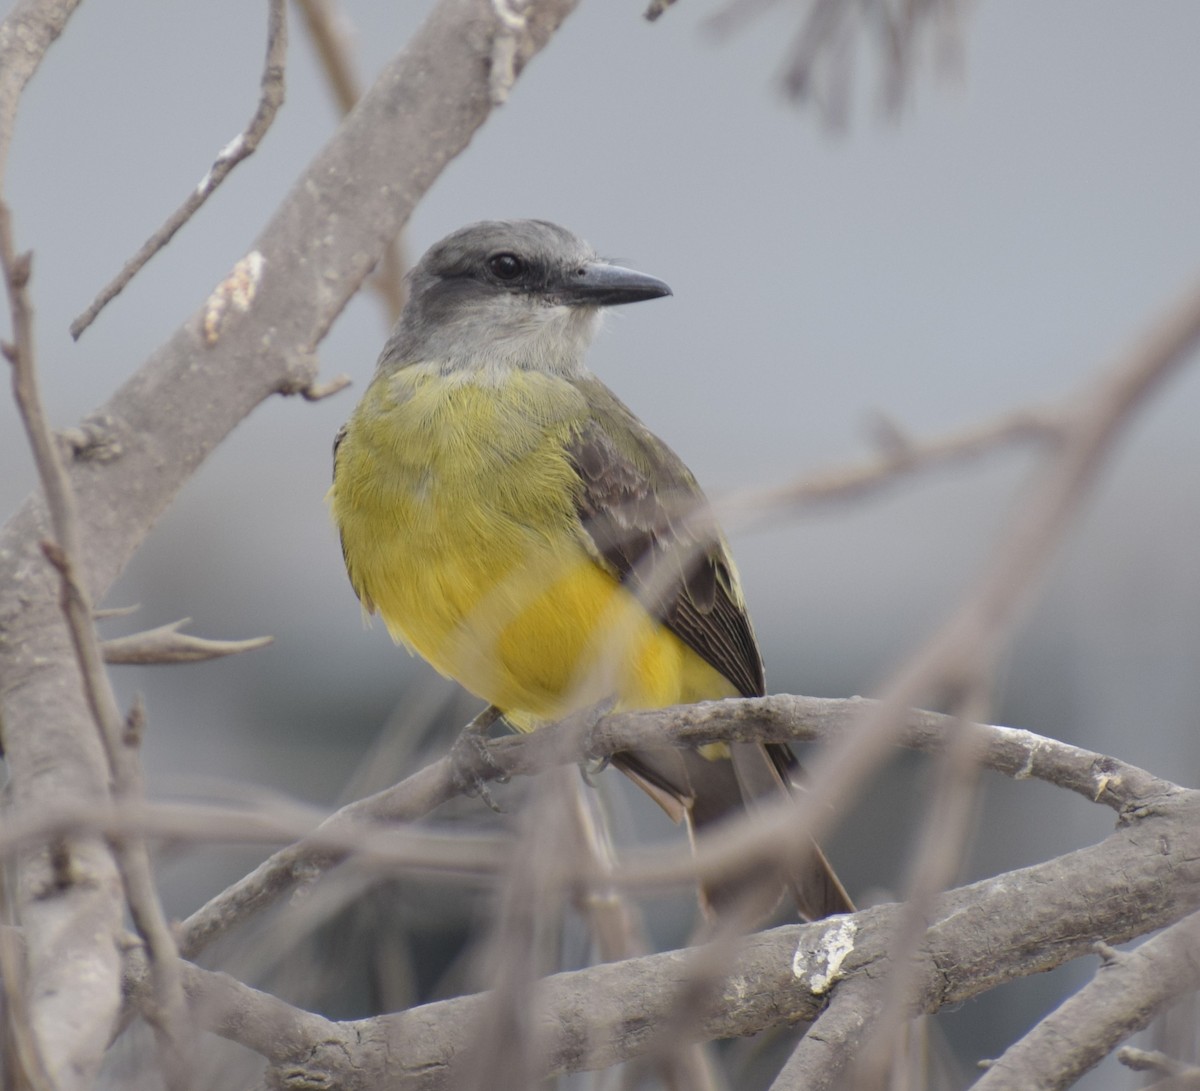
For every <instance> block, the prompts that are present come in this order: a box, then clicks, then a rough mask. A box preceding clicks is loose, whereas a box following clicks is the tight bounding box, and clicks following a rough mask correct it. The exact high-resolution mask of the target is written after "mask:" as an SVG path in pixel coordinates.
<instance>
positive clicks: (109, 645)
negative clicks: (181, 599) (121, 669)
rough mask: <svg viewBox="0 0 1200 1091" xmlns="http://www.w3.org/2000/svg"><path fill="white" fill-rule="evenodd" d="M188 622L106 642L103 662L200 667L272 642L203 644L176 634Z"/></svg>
mask: <svg viewBox="0 0 1200 1091" xmlns="http://www.w3.org/2000/svg"><path fill="white" fill-rule="evenodd" d="M190 621H191V618H186V617H185V618H181V619H180V620H179V621H172V622H168V623H167V624H166V625H160V626H158V628H156V629H147V630H145V631H144V632H141V633H131V634H130V635H129V636H117V637H112V638H110V639H108V640H105V641H104V642H103V643H102V644H101V645H100V650H101V651H102V652H103V653H104V661H105V662H106V663H123V664H134V663H140V664H149V663H200V662H203V661H204V660H207V659H220V658H221V657H222V656H226V655H238V654H239V653H241V652H250V651H255V650H256V649H258V648H265V647H266V646H267V645H268V644H270V643H272V642H273V641H274V640H275V638H274V637H273V636H256V637H251V638H250V639H248V640H206V639H204V638H203V637H199V636H189V635H188V634H187V633H181V632H180V631H179V630H180V629H181V628H182V627H183V626H185V625H187V624H188V623H189V622H190Z"/></svg>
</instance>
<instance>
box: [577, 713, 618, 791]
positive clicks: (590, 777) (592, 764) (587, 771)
mask: <svg viewBox="0 0 1200 1091" xmlns="http://www.w3.org/2000/svg"><path fill="white" fill-rule="evenodd" d="M616 707H617V702H616V698H614V697H606V698H605V699H604V700H603V701H597V702H596V704H594V705H591V706H589V707H588V708H585V709H583V710H582V711H580V712H577V713H576V714H575V715H576V717H577V721H578V724H579V729H580V730H581V731H582V732H584V733H585V734H586V735H587V736H588V738H589V739H590V738H591V734H592V731H593V730H594V729H595V727H596V725H597V724H598V723H599V722H600V721H601V720H603V719H604V717H605V716H607V715H608V714H609V713H610V712H612V710H613V709H614V708H616ZM611 764H612V755H611V754H600V755H599V756H595V755H589V756H588V757H587V758H585V759H584V760H583V761H581V762H580V763H579V772H580V775H581V776H582V777H583V779H584V782H585V783H586V784H587V786H588V787H589V788H594V787H596V785H595V783H594V780H595V778H596V777H597V776H599V775H600V774H601V773H603V772H604V770H605V769H607V768H608V767H609V766H610V765H611Z"/></svg>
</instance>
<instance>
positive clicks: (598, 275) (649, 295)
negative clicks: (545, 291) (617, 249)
mask: <svg viewBox="0 0 1200 1091" xmlns="http://www.w3.org/2000/svg"><path fill="white" fill-rule="evenodd" d="M670 294H671V289H670V288H669V287H667V285H666V284H664V283H663V282H662V281H661V280H659V279H658V278H657V277H651V276H647V275H646V274H645V273H637V272H634V270H632V269H623V268H622V267H621V266H619V265H609V264H607V263H606V262H602V261H589V262H588V263H587V264H586V265H581V266H580V267H579V268H578V269H575V270H573V271H572V272H570V273H568V274H567V276H566V277H565V278H564V283H563V285H562V287H561V290H560V291H559V293H558V295H559V298H560V299H561V300H562V302H563V303H566V304H568V305H570V306H575V307H615V306H616V305H617V304H619V303H640V302H641V301H642V300H643V299H658V298H660V297H661V296H665V295H670Z"/></svg>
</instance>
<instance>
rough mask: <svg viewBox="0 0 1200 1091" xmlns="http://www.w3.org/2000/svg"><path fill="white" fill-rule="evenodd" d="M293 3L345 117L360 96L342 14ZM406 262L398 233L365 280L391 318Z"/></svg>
mask: <svg viewBox="0 0 1200 1091" xmlns="http://www.w3.org/2000/svg"><path fill="white" fill-rule="evenodd" d="M296 3H297V5H298V6H299V8H300V11H301V12H302V13H303V15H304V23H305V26H306V27H307V29H308V36H309V38H310V39H311V41H312V43H313V48H314V49H315V50H316V51H317V59H318V60H319V61H320V62H321V68H322V70H323V71H324V73H325V80H326V82H327V83H328V85H329V90H330V93H331V94H332V95H333V100H334V102H335V103H337V108H338V112H339V113H340V114H341V115H342V116H343V117H344V116H345V115H346V114H348V113H349V112H350V111H351V110H353V109H354V106H355V104H356V103H357V102H358V100H359V99H360V98H361V97H362V83H361V81H360V80H359V78H358V73H357V72H356V71H355V70H354V59H353V49H352V48H351V45H350V42H349V41H348V35H347V34H346V30H345V18H344V16H343V15H342V13H341V12H339V11H337V10H336V6H335V3H334V0H296ZM406 264H407V263H406V261H405V258H404V243H403V242H402V236H400V235H397V236H396V237H395V238H394V239H392V240H391V241H390V242H389V243H388V244H387V246H385V247H384V250H383V255H382V257H380V259H379V266H378V268H377V269H376V270H375V272H374V274H373V275H372V276H371V279H370V280H369V281H368V282H367V285H368V287H369V288H370V289H371V290H372V291H374V292H375V294H376V295H378V296H379V299H380V302H382V303H383V305H384V307H385V309H386V310H387V314H388V318H389V320H390V321H392V322H394V321H395V320H396V319H397V318H398V317H399V316H400V312H401V311H402V310H403V309H404V301H405V299H406V298H407V297H408V286H407V284H406V283H405V280H404V270H405V266H406Z"/></svg>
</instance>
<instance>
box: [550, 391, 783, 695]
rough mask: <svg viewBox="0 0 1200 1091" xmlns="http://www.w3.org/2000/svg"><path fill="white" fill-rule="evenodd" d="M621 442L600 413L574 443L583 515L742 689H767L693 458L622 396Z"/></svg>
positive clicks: (651, 603)
mask: <svg viewBox="0 0 1200 1091" xmlns="http://www.w3.org/2000/svg"><path fill="white" fill-rule="evenodd" d="M613 400H614V402H615V405H616V409H615V410H611V411H612V412H620V411H623V412H622V415H623V416H625V419H624V420H621V421H619V422H617V423H619V424H620V426H621V427H620V430H619V432H618V433H617V434H619V435H621V436H622V437H632V442H633V444H634V446H633V448H632V449H628V448H626V449H622V448H619V447H618V446H617V444H616V442H614V439H613V434H614V432H613V431H612V430H610V429H609V428H606V427H605V421H604V419H603V417H599V416H598V417H596V418H593V419H591V420H589V421H587V422H586V423H585V424H584V425H583V426H582V427H581V429H580V430H579V432H578V433H576V435H575V436H574V437H573V439H572V441H571V442H570V443H569V444H568V446H567V455H568V457H569V458H570V459H571V462H572V464H573V465H574V467H575V470H576V472H577V473H578V474H579V480H580V484H581V488H580V491H579V495H578V497H577V500H576V507H577V510H578V513H579V518H580V521H581V523H582V524H583V527H584V530H585V531H586V532H587V534H588V537H589V538H590V540H591V543H592V546H593V547H594V549H595V551H596V553H597V555H598V557H599V558H600V559H601V560H602V561H603V563H605V564H606V565H608V566H609V568H610V569H611V570H612V571H613V573H614V574H615V575H616V576H617V577H618V578H619V579H620V580H621V581H622V582H623V583H627V584H629V585H630V586H632V587H633V588H635V589H636V591H637V593H638V594H639V595H640V596H641V597H642V598H643V600H644V601H645V602H646V605H647V607H648V608H649V609H651V610H653V611H654V612H655V613H656V614H658V616H660V617H661V618H662V620H663V624H664V625H666V626H667V628H668V629H670V630H671V631H672V632H673V633H675V635H676V636H678V637H679V638H680V639H681V640H682V641H683V642H684V643H685V644H687V645H688V647H690V648H691V649H693V650H694V651H695V652H696V654H697V655H699V656H701V658H703V659H704V660H705V661H706V662H708V663H710V664H711V665H712V666H713V667H715V668H716V669H717V670H718V671H720V672H721V674H723V675H724V676H725V677H726V678H728V679H729V681H730V682H731V683H732V684H733V685H734V686H735V687H736V688H737V690H738V692H739V693H741V694H742V695H743V696H745V697H758V696H761V695H762V694H763V693H765V692H766V689H765V685H766V683H765V680H764V677H763V665H762V658H761V656H760V655H759V651H758V644H757V642H756V641H755V639H754V630H753V628H752V627H751V624H750V617H749V615H748V614H747V613H746V608H745V606H744V605H743V603H742V601H741V595H740V593H739V591H738V587H737V577H736V576H735V575H734V570H733V566H732V561H731V560H730V558H729V554H728V550H727V549H726V546H725V543H724V542H723V541H721V539H720V536H719V535H718V534H717V533H716V532H715V531H714V532H713V533H711V534H705V533H704V532H703V531H702V530H698V529H697V528H698V527H699V526H700V525H702V524H703V523H704V520H703V518H701V517H699V516H700V515H702V512H703V508H704V505H705V504H706V503H707V502H706V500H705V498H704V494H703V493H702V492H701V491H700V487H699V486H698V485H697V484H696V481H695V479H694V478H693V477H692V475H691V473H690V472H689V471H688V469H687V467H686V466H685V465H684V464H683V462H682V461H681V460H680V459H679V456H678V455H676V454H675V453H674V452H673V451H672V450H671V449H670V448H669V447H667V446H666V444H664V443H663V442H662V441H661V440H659V439H657V438H656V437H655V436H654V435H652V434H651V433H650V432H649V431H647V430H646V429H645V428H644V427H643V426H642V424H641V423H640V422H639V421H638V420H637V418H636V417H634V416H633V414H631V413H629V412H628V410H626V409H625V407H624V406H622V405H621V404H620V403H619V402H616V401H615V399H613Z"/></svg>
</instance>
